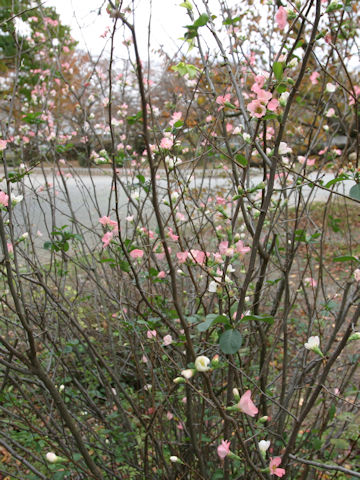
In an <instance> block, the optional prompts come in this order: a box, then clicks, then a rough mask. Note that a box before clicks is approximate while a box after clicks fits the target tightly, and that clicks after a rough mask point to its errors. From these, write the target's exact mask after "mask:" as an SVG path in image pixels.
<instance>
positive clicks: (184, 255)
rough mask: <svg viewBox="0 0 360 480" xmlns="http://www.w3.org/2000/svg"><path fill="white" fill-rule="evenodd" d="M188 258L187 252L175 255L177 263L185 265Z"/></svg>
mask: <svg viewBox="0 0 360 480" xmlns="http://www.w3.org/2000/svg"><path fill="white" fill-rule="evenodd" d="M188 256H189V252H177V254H176V258H177V260H178V262H179V263H185V262H186V259H187V258H188Z"/></svg>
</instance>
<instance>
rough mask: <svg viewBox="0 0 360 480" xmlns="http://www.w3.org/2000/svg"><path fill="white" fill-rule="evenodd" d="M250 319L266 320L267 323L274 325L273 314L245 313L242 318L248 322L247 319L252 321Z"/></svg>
mask: <svg viewBox="0 0 360 480" xmlns="http://www.w3.org/2000/svg"><path fill="white" fill-rule="evenodd" d="M250 320H256V321H259V322H266V323H269V324H270V325H272V324H273V323H274V317H272V316H271V315H245V316H244V317H243V318H242V319H241V321H242V322H247V321H250Z"/></svg>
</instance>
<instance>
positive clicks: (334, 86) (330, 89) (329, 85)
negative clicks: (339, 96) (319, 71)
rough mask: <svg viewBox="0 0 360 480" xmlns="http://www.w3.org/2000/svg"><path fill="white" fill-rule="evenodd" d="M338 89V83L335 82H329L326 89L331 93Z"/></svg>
mask: <svg viewBox="0 0 360 480" xmlns="http://www.w3.org/2000/svg"><path fill="white" fill-rule="evenodd" d="M335 90H336V85H334V84H333V83H327V84H326V91H327V92H329V93H334V92H335Z"/></svg>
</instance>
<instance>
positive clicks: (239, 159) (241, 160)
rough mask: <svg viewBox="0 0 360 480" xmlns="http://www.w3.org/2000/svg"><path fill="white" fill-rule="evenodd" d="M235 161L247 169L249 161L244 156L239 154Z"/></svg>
mask: <svg viewBox="0 0 360 480" xmlns="http://www.w3.org/2000/svg"><path fill="white" fill-rule="evenodd" d="M235 160H236V161H237V162H238V163H240V165H241V166H242V167H247V164H248V161H247V160H246V158H245V157H244V155H242V154H241V153H238V154H237V155H235Z"/></svg>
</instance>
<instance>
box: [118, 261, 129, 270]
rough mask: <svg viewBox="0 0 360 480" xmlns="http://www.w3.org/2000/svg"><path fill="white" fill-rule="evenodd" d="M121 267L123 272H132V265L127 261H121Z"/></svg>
mask: <svg viewBox="0 0 360 480" xmlns="http://www.w3.org/2000/svg"><path fill="white" fill-rule="evenodd" d="M119 267H120V269H121V270H122V271H123V272H126V273H129V272H130V265H129V264H128V262H127V261H126V260H120V261H119Z"/></svg>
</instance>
